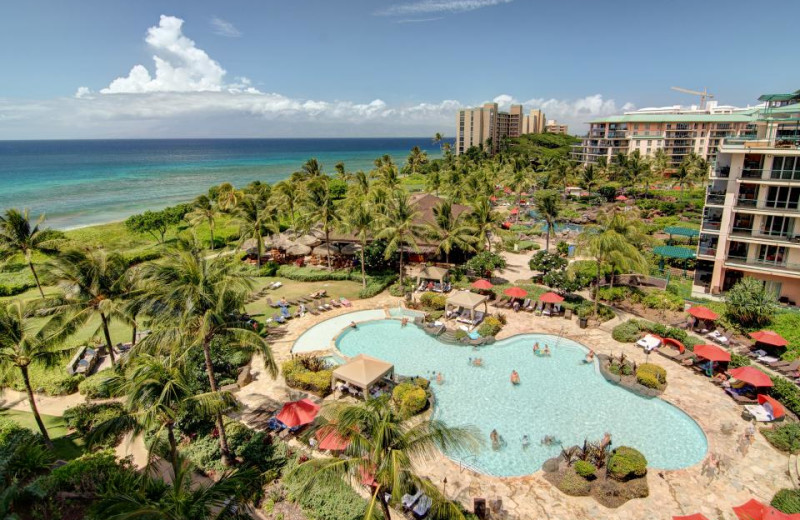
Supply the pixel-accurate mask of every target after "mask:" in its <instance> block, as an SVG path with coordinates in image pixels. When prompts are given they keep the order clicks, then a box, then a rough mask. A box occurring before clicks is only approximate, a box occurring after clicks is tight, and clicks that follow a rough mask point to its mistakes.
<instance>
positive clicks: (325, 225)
mask: <svg viewBox="0 0 800 520" xmlns="http://www.w3.org/2000/svg"><path fill="white" fill-rule="evenodd" d="M304 203H305V207H306V211H307V213H306V215H305V218H306V219H307V224H311V225H313V224H322V231H323V233H325V244H326V245H327V247H328V251H327V255H326V257H327V261H328V269H329V270H330V269H332V266H331V237H330V235H331V230H333V229H334V228H336V226H338V225H339V223H340V222H341V220H342V218H341V215H340V214H339V208H337V207H336V203H335V202H334V200H333V197H331V190H330V185H329V184H328V181H327V180H325V179H322V180H317V181H314V182H311V183H309V185H308V186H307V191H306V198H305V201H304ZM309 227H310V225H309Z"/></svg>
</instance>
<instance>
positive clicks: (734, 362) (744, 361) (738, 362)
mask: <svg viewBox="0 0 800 520" xmlns="http://www.w3.org/2000/svg"><path fill="white" fill-rule="evenodd" d="M750 364H751V361H750V358H749V357H747V356H743V355H741V354H736V353H733V352H732V353H731V362H730V363H729V364H728V368H739V367H746V366H748V365H750Z"/></svg>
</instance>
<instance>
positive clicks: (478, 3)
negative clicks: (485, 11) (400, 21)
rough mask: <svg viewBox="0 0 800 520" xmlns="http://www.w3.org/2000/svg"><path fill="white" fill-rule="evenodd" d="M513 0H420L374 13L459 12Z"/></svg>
mask: <svg viewBox="0 0 800 520" xmlns="http://www.w3.org/2000/svg"><path fill="white" fill-rule="evenodd" d="M513 1H514V0H420V1H418V2H409V3H406V4H398V5H393V6H392V7H389V8H388V9H384V10H382V11H378V12H377V13H376V14H378V15H381V16H397V15H409V14H412V15H413V14H423V13H460V12H464V11H474V10H476V9H481V8H483V7H491V6H495V5H499V4H509V3H511V2H513Z"/></svg>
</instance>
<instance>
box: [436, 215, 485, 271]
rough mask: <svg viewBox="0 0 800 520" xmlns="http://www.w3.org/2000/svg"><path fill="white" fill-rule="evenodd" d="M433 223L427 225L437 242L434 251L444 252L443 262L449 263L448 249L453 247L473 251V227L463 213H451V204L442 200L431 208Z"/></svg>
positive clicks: (450, 249)
mask: <svg viewBox="0 0 800 520" xmlns="http://www.w3.org/2000/svg"><path fill="white" fill-rule="evenodd" d="M433 219H434V224H429V225H428V226H427V231H428V233H429V235H430V236H431V238H433V239H434V240H436V241H437V242H438V246H437V248H436V251H437V252H438V253H440V254H441V253H444V255H445V263H448V264H449V263H450V251H452V250H453V248H457V249H460V250H462V251H474V250H475V248H474V247H473V245H472V244H474V243H475V241H476V239H475V228H474V227H472V226H470V225H469V223H468V222H467V221H466V219H465V218H464V214H463V213H462V214H459V215H453V204H452V203H450V202H449V201H442V202H440V203H439V204H438V205H437V206H436V207H434V208H433Z"/></svg>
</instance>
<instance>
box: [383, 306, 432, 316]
mask: <svg viewBox="0 0 800 520" xmlns="http://www.w3.org/2000/svg"><path fill="white" fill-rule="evenodd" d="M389 316H391V317H392V318H404V317H405V318H424V317H425V313H424V312H422V311H415V310H414V309H406V308H404V307H392V308H390V309H389Z"/></svg>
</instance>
